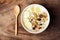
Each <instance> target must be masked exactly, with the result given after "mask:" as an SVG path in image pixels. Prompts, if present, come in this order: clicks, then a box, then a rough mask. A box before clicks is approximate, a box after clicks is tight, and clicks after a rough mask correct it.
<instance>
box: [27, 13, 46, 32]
mask: <svg viewBox="0 0 60 40" xmlns="http://www.w3.org/2000/svg"><path fill="white" fill-rule="evenodd" d="M28 19H29V21H30V23H31V24H32V29H33V30H35V31H39V30H40V29H42V25H44V22H45V21H46V20H47V14H46V13H45V12H43V13H40V14H38V13H32V14H30V16H29V18H28ZM41 22H43V23H41Z"/></svg>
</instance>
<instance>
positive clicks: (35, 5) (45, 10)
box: [21, 4, 50, 34]
mask: <svg viewBox="0 0 60 40" xmlns="http://www.w3.org/2000/svg"><path fill="white" fill-rule="evenodd" d="M32 6H34V7H39V8H40V10H41V12H46V13H47V15H48V16H47V17H48V20H47V22H46V23H45V24H46V26H45V27H44V29H41V30H39V31H38V32H35V31H31V27H30V24H29V22H26V21H25V24H26V25H25V24H24V22H23V21H24V20H26V19H24V18H23V16H24V14H26V15H25V16H24V17H27V16H28V13H27V12H25V11H27V10H29V8H31V7H32ZM24 12H25V13H24ZM23 19H24V20H23ZM49 22H50V15H49V12H48V10H47V9H46V8H45V7H44V6H42V5H39V4H31V5H29V6H27V7H26V8H25V9H24V10H23V11H22V13H21V24H22V26H23V28H24V29H25V30H26V31H28V32H29V33H32V34H38V33H41V32H43V31H45V30H46V28H47V27H48V25H49ZM25 26H27V27H28V28H26V27H25Z"/></svg>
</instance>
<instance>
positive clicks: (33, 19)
mask: <svg viewBox="0 0 60 40" xmlns="http://www.w3.org/2000/svg"><path fill="white" fill-rule="evenodd" d="M49 22H50V15H49V12H48V10H47V9H46V8H45V7H44V6H42V5H39V4H31V5H29V6H27V7H26V8H24V10H23V11H22V13H21V24H22V26H23V28H24V29H25V30H26V31H28V32H29V33H32V34H38V33H41V32H43V31H45V30H46V29H47V27H48V25H49Z"/></svg>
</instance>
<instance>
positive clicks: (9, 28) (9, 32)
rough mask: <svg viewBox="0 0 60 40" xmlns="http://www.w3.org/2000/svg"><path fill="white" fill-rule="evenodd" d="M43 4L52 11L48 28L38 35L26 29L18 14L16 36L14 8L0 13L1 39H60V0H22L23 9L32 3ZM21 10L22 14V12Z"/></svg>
mask: <svg viewBox="0 0 60 40" xmlns="http://www.w3.org/2000/svg"><path fill="white" fill-rule="evenodd" d="M35 3H36V4H41V5H43V6H44V7H46V8H47V10H48V11H49V13H50V19H51V20H50V24H49V26H48V28H47V29H46V30H45V31H44V32H42V33H40V34H37V35H34V34H30V33H28V32H27V31H25V30H24V29H23V27H22V25H21V23H20V15H19V16H18V36H14V25H15V24H14V22H15V16H14V14H13V11H12V10H9V12H8V11H7V12H5V13H0V40H60V0H37V1H36V0H20V3H19V5H20V6H21V12H22V10H23V9H24V8H25V7H26V6H28V5H30V4H35ZM21 12H20V14H21Z"/></svg>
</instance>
